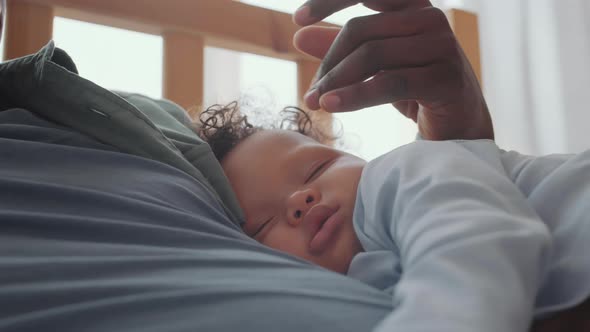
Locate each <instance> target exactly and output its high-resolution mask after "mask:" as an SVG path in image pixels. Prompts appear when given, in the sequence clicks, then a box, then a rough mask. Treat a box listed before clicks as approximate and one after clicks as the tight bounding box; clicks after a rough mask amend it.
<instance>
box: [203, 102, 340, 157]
mask: <svg viewBox="0 0 590 332" xmlns="http://www.w3.org/2000/svg"><path fill="white" fill-rule="evenodd" d="M279 115H280V119H279V121H278V123H275V124H271V125H270V126H267V127H265V126H262V125H257V126H256V125H253V124H252V123H250V121H249V120H248V116H246V115H244V114H242V113H241V112H240V108H239V104H238V102H237V101H233V102H231V103H229V104H227V105H221V104H215V105H212V106H210V107H208V108H207V109H206V110H204V111H203V112H201V113H200V114H199V115H198V123H195V127H196V128H195V129H196V131H197V133H198V135H199V137H201V138H202V139H203V140H204V141H205V142H207V143H208V144H209V146H211V149H212V150H213V153H214V154H215V157H216V158H217V160H219V161H222V160H223V158H225V156H226V155H227V154H228V153H229V152H230V151H231V150H232V149H233V148H234V147H236V146H237V145H238V144H239V143H240V142H242V141H243V140H245V139H246V138H248V137H249V136H251V135H252V134H254V133H256V132H258V131H261V130H269V129H283V130H291V131H294V132H298V133H300V134H303V135H305V136H308V137H311V138H313V139H315V140H316V141H318V142H321V143H326V142H328V141H330V140H333V139H334V138H333V137H330V136H328V135H327V134H325V133H323V132H322V131H321V130H319V128H314V126H313V122H312V119H311V117H310V115H309V114H308V113H307V112H306V111H304V110H302V109H301V108H299V107H295V106H288V107H285V108H283V110H282V111H281V112H280V113H279Z"/></svg>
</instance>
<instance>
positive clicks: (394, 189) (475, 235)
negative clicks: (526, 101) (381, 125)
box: [355, 141, 550, 332]
mask: <svg viewBox="0 0 590 332" xmlns="http://www.w3.org/2000/svg"><path fill="white" fill-rule="evenodd" d="M476 153H477V155H476ZM494 154H495V156H496V159H495V160H494V159H493V158H490V156H494ZM498 155H499V153H498V151H497V148H496V147H495V145H494V144H493V143H492V142H468V143H466V144H465V145H461V144H457V143H455V142H427V141H418V142H414V143H412V144H410V145H407V146H405V147H402V148H400V149H397V150H395V151H393V152H392V153H389V154H387V155H385V156H384V157H382V158H380V159H377V160H376V161H374V162H371V163H369V165H368V166H367V168H366V169H365V171H364V173H363V179H362V180H361V184H360V187H359V194H358V200H357V206H356V207H355V222H356V221H358V220H363V222H362V223H361V224H357V226H359V227H358V229H357V230H359V229H360V235H359V237H360V238H361V241H363V239H364V240H365V241H367V240H368V241H372V242H373V243H382V244H383V243H390V244H392V245H393V247H392V248H391V250H392V251H393V252H394V254H396V255H397V256H399V258H400V261H401V266H400V267H401V270H402V273H401V279H400V281H399V283H398V284H397V285H396V287H395V290H394V292H393V299H392V300H393V305H394V307H395V308H394V310H393V311H392V312H391V314H390V315H389V316H388V317H386V318H385V319H384V320H383V321H382V322H381V324H380V325H379V326H378V327H377V328H376V331H392V330H398V331H405V332H411V331H443V332H445V331H453V332H463V331H465V332H467V331H469V332H472V331H479V332H487V331H489V332H492V331H494V332H496V331H504V332H521V331H522V332H524V331H527V330H528V328H529V325H530V323H531V321H532V314H533V305H534V300H535V296H536V292H537V288H538V285H539V282H540V276H541V275H542V272H543V270H544V267H545V259H546V258H547V254H548V249H549V247H550V237H549V232H548V230H547V228H546V226H545V225H544V224H543V223H542V222H541V221H540V219H539V218H538V217H537V215H536V214H535V212H534V211H533V209H532V208H531V207H530V205H529V204H528V203H527V201H526V199H525V197H524V196H523V195H522V194H521V192H520V191H519V190H518V188H517V187H516V186H515V185H514V184H513V183H512V182H511V181H510V180H509V179H508V177H507V176H506V174H505V173H504V171H503V167H502V165H501V163H500V160H499V157H498Z"/></svg>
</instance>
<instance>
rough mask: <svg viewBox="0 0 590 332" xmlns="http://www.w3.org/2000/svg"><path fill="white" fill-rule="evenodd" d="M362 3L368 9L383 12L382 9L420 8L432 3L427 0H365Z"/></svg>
mask: <svg viewBox="0 0 590 332" xmlns="http://www.w3.org/2000/svg"><path fill="white" fill-rule="evenodd" d="M363 5H364V6H365V7H367V8H369V9H372V10H375V11H378V12H384V11H391V10H399V9H405V8H422V7H428V6H432V3H431V2H430V1H429V0H413V1H409V2H401V3H400V1H394V2H392V1H382V0H365V1H363Z"/></svg>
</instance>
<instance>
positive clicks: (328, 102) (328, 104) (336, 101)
mask: <svg viewBox="0 0 590 332" xmlns="http://www.w3.org/2000/svg"><path fill="white" fill-rule="evenodd" d="M341 101H342V100H341V99H340V97H338V96H337V95H327V96H322V98H321V99H320V105H321V106H322V108H323V109H324V110H326V111H328V112H333V111H337V110H338V107H339V106H340V102H341Z"/></svg>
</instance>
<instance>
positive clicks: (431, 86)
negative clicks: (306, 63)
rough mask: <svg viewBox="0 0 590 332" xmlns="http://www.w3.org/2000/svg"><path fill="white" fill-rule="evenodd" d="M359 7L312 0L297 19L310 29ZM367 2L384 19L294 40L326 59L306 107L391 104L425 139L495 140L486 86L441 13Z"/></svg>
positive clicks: (387, 1) (343, 0)
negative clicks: (413, 122) (337, 13)
mask: <svg viewBox="0 0 590 332" xmlns="http://www.w3.org/2000/svg"><path fill="white" fill-rule="evenodd" d="M360 2H362V1H359V0H309V1H307V2H306V3H305V4H304V5H303V6H302V7H301V8H300V9H299V10H298V11H297V12H296V13H295V15H294V21H295V22H296V23H298V24H300V25H304V26H307V25H311V24H313V23H316V22H318V21H320V20H321V19H323V18H325V17H327V16H329V15H330V14H333V13H335V12H337V11H339V10H342V9H344V8H346V7H349V6H352V5H355V4H357V3H360ZM363 4H364V5H365V6H367V7H370V8H372V9H375V10H377V11H379V13H378V14H376V15H370V16H365V17H357V18H354V19H352V20H350V21H349V22H347V23H346V25H345V26H344V27H343V28H342V29H334V28H326V27H317V26H309V27H305V28H303V29H301V30H300V31H298V33H297V34H296V35H295V37H294V44H295V46H296V47H297V48H298V49H299V50H301V51H303V52H305V53H308V54H310V55H312V56H315V57H317V58H320V59H322V64H321V66H320V69H319V71H318V73H317V74H316V80H315V83H314V84H313V85H312V87H311V88H310V90H309V92H308V93H307V94H306V96H305V103H306V104H307V106H308V107H309V108H310V109H312V110H317V109H319V108H320V107H321V108H323V109H324V110H326V111H328V112H347V111H354V110H358V109H361V108H365V107H369V106H374V105H380V104H385V103H393V104H394V106H395V107H396V108H397V109H398V110H399V111H400V112H401V113H402V114H403V115H405V116H406V117H408V118H411V119H412V120H414V121H415V122H416V123H417V124H418V129H419V132H420V134H421V136H422V137H424V138H425V139H429V140H446V139H478V138H488V139H493V137H494V132H493V126H492V120H491V117H490V114H489V111H488V108H487V105H486V102H485V99H484V97H483V94H482V92H481V88H480V86H479V83H478V81H477V78H476V76H475V74H474V72H473V70H472V68H471V65H470V64H469V61H468V60H467V58H466V57H465V55H464V53H463V51H462V49H461V47H460V46H459V44H458V42H457V40H456V39H455V36H454V34H453V32H452V30H451V28H450V26H449V24H448V21H447V19H446V17H445V15H444V13H443V12H442V11H441V10H440V9H438V8H435V7H432V5H431V3H430V1H424V0H379V1H376V0H374V1H364V2H363ZM369 78H372V79H371V80H367V79H369Z"/></svg>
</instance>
